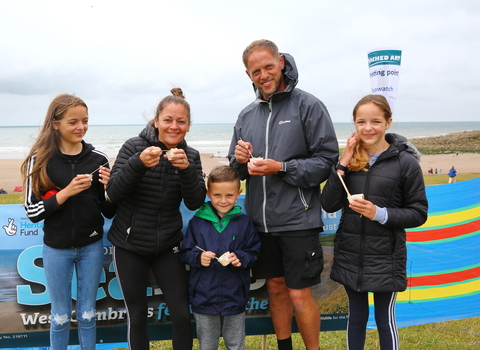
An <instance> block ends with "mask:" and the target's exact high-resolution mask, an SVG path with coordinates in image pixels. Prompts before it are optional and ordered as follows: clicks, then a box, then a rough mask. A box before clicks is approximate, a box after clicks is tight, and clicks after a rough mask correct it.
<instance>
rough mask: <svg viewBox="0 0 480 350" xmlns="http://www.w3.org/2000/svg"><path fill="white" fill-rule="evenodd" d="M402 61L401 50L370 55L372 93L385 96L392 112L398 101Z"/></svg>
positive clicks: (378, 51) (374, 52)
mask: <svg viewBox="0 0 480 350" xmlns="http://www.w3.org/2000/svg"><path fill="white" fill-rule="evenodd" d="M401 61H402V51H401V50H394V49H379V50H375V51H370V52H369V53H368V68H369V70H370V87H371V92H372V94H376V95H383V96H385V97H386V99H387V101H388V103H389V104H390V108H391V109H392V111H393V109H394V107H395V102H396V100H397V93H398V82H399V79H400V63H401Z"/></svg>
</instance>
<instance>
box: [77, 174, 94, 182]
mask: <svg viewBox="0 0 480 350" xmlns="http://www.w3.org/2000/svg"><path fill="white" fill-rule="evenodd" d="M77 176H81V177H83V178H85V182H86V181H89V182H92V178H93V175H92V174H78V175H77Z"/></svg>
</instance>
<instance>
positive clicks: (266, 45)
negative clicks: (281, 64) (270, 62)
mask: <svg viewBox="0 0 480 350" xmlns="http://www.w3.org/2000/svg"><path fill="white" fill-rule="evenodd" d="M259 49H265V50H268V51H270V52H271V53H272V55H273V56H274V57H278V56H280V53H279V52H278V47H277V45H275V43H274V42H273V41H270V40H267V39H260V40H255V41H254V42H252V43H251V44H250V45H248V46H247V48H246V49H245V50H244V51H243V56H242V60H243V65H244V66H245V68H247V69H248V67H247V60H248V56H250V54H251V53H252V52H253V51H255V50H259Z"/></svg>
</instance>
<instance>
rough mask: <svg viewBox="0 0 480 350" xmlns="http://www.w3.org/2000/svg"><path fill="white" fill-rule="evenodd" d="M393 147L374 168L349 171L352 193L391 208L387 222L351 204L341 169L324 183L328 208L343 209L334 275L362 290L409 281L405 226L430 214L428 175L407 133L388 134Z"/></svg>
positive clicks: (396, 287) (390, 288) (392, 288)
mask: <svg viewBox="0 0 480 350" xmlns="http://www.w3.org/2000/svg"><path fill="white" fill-rule="evenodd" d="M386 140H387V141H388V142H389V143H390V147H389V148H388V149H387V150H385V151H384V152H383V153H382V154H380V156H379V157H378V159H377V160H376V162H375V163H374V164H373V166H371V167H369V168H368V171H363V170H362V171H350V172H348V173H347V174H346V175H344V181H345V184H346V186H347V188H348V190H349V192H350V193H351V194H357V193H363V194H364V196H365V199H367V200H369V201H371V202H372V203H373V204H375V205H377V206H378V207H383V208H387V212H388V220H387V222H386V223H385V224H384V225H382V224H380V223H379V222H377V221H372V220H370V219H368V218H366V217H364V216H361V215H360V214H358V213H357V212H355V211H353V210H352V209H350V208H349V206H348V200H347V194H346V192H345V190H344V189H343V186H342V184H341V183H340V179H339V178H338V175H337V174H336V171H335V169H332V172H331V175H330V177H329V179H328V182H327V184H326V185H325V187H324V188H323V193H322V204H323V208H324V209H325V210H326V211H327V212H335V211H337V210H339V209H343V214H342V218H341V220H340V225H339V228H338V230H337V233H336V236H335V250H334V262H333V267H332V272H331V275H330V277H331V279H332V280H334V281H337V282H339V283H341V284H343V285H344V286H346V287H349V288H350V289H353V290H355V291H358V292H400V291H403V290H405V288H406V286H407V277H406V261H407V248H406V242H405V241H406V235H405V229H406V228H411V227H417V226H420V225H422V224H423V223H424V222H425V221H426V220H427V210H428V202H427V197H426V193H425V185H424V182H423V175H422V170H421V168H420V165H419V163H418V160H417V159H416V158H415V156H414V155H413V153H414V152H415V151H416V149H414V148H413V146H411V145H410V144H409V143H407V142H406V139H405V138H404V137H403V136H400V135H396V134H386Z"/></svg>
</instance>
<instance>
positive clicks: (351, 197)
mask: <svg viewBox="0 0 480 350" xmlns="http://www.w3.org/2000/svg"><path fill="white" fill-rule="evenodd" d="M354 198H357V199H363V198H364V196H363V193H359V194H352V195H350V196H347V199H348V202H349V203H350V204H352V202H353V199H354Z"/></svg>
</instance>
